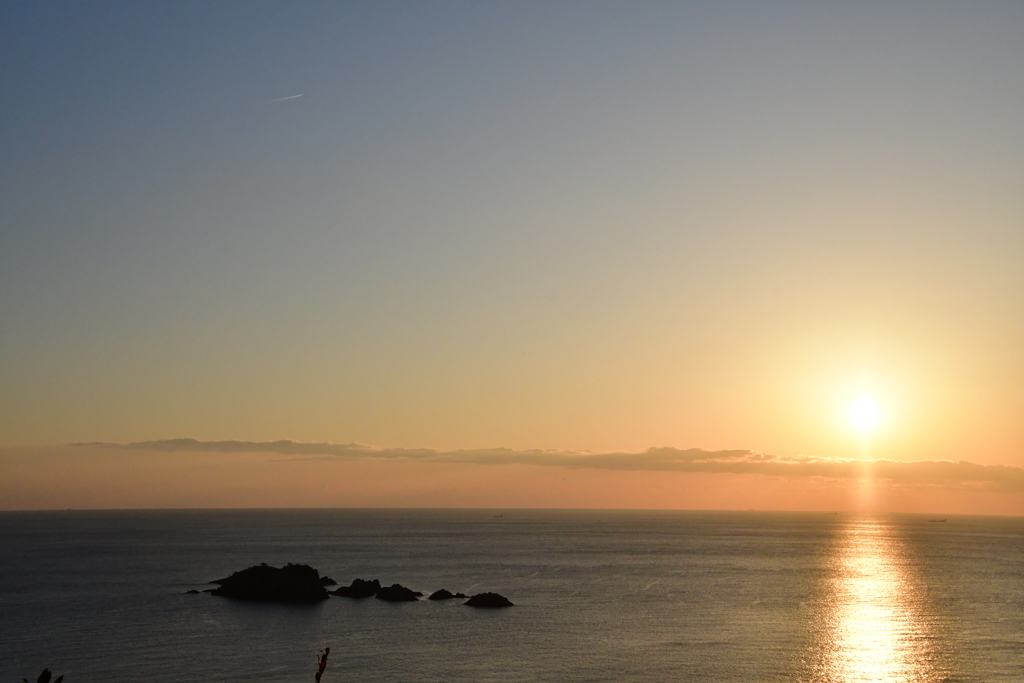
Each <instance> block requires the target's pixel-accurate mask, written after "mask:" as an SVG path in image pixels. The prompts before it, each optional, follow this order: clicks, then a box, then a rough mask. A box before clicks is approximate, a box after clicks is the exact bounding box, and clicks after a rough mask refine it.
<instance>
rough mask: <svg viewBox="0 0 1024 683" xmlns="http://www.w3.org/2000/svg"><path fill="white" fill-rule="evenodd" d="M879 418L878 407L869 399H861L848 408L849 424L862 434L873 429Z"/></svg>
mask: <svg viewBox="0 0 1024 683" xmlns="http://www.w3.org/2000/svg"><path fill="white" fill-rule="evenodd" d="M880 417H881V414H880V413H879V410H878V405H877V404H876V403H875V402H874V401H872V400H871V399H869V398H866V397H862V398H860V399H858V400H857V402H856V403H854V404H853V405H852V406H850V422H852V423H853V426H854V427H856V428H857V431H859V432H861V433H862V434H867V433H868V432H870V431H871V430H872V429H874V428H875V426H876V425H877V424H878V420H879V418H880Z"/></svg>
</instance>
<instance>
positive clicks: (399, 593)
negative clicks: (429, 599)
mask: <svg viewBox="0 0 1024 683" xmlns="http://www.w3.org/2000/svg"><path fill="white" fill-rule="evenodd" d="M419 595H423V594H422V593H417V592H416V591H413V590H410V589H408V588H406V587H405V586H402V585H400V584H397V583H393V584H391V585H390V586H388V587H387V588H381V589H380V590H379V591H377V599H378V600H387V601H388V602H415V601H416V600H419V597H418V596H419Z"/></svg>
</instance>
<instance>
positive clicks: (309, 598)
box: [189, 564, 513, 607]
mask: <svg viewBox="0 0 1024 683" xmlns="http://www.w3.org/2000/svg"><path fill="white" fill-rule="evenodd" d="M210 583H216V584H220V585H219V587H218V588H214V589H211V590H208V591H204V592H208V593H213V594H214V595H223V596H226V597H229V598H238V599H241V600H267V601H277V602H318V601H320V600H326V599H327V598H328V597H329V596H331V595H337V596H339V597H343V598H356V599H362V598H369V597H371V596H373V597H376V598H377V599H378V600H384V601H385V602H416V601H417V600H419V599H420V597H421V596H422V595H423V593H420V592H419V591H414V590H412V589H411V588H406V587H405V586H403V585H401V584H398V583H393V584H391V585H390V586H387V587H383V586H381V585H380V580H379V579H371V580H368V581H367V580H364V579H353V581H352V583H351V584H350V585H348V586H341V587H339V588H338V589H337V590H335V591H333V592H331V593H328V592H327V590H326V589H325V588H324V586H335V585H337V582H335V581H334V580H333V579H331V578H330V577H327V576H320V572H318V571H317V570H316V569H313V568H312V567H310V566H308V565H305V564H289V565H286V566H284V567H281V568H277V567H269V566H267V565H266V564H261V565H259V566H256V567H249V568H248V569H243V570H242V571H240V572H235V573H234V574H232V575H231V576H228V577H227V578H223V579H217V580H216V581H211V582H210ZM195 592H197V591H195V590H190V591H189V593H195ZM427 599H428V600H452V599H466V594H465V593H452V592H451V591H448V590H445V589H444V588H442V589H441V590H439V591H434V592H433V593H431V594H430V597H429V598H427ZM464 604H466V605H468V606H470V607H512V606H513V605H512V602H511V601H509V599H508V598H506V597H504V596H502V595H498V594H497V593H478V594H477V595H474V596H473V597H471V598H469V600H467V601H466V602H465V603H464Z"/></svg>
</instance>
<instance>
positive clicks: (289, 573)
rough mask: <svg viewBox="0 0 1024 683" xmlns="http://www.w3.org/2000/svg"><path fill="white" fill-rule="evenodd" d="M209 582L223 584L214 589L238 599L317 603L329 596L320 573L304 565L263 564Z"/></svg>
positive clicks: (217, 592)
mask: <svg viewBox="0 0 1024 683" xmlns="http://www.w3.org/2000/svg"><path fill="white" fill-rule="evenodd" d="M210 583H217V584H220V587H219V588H215V589H213V591H211V592H212V593H213V595H221V596H224V597H228V598H237V599H239V600H266V601H274V602H317V601H319V600H326V599H327V598H328V594H327V590H326V589H325V588H324V587H323V585H322V584H321V583H320V572H318V571H317V570H316V569H313V568H312V567H310V566H309V565H305V564H289V565H285V566H284V567H281V568H278V567H269V566H267V565H265V564H261V565H259V566H257V567H249V568H248V569H243V570H242V571H240V572H235V573H234V574H232V575H231V576H228V577H226V578H223V579H217V580H216V581H211V582H210Z"/></svg>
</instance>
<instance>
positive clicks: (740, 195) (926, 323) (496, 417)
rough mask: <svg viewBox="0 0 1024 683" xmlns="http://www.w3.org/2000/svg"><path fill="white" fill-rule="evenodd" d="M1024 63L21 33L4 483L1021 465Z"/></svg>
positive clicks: (345, 16)
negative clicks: (129, 446)
mask: <svg viewBox="0 0 1024 683" xmlns="http://www.w3.org/2000/svg"><path fill="white" fill-rule="evenodd" d="M1022 36H1024V5H1022V4H1021V3H1019V2H1006V3H998V2H991V3H970V4H965V3H953V2H949V3H942V2H920V3H915V2H905V3H881V2H879V3H873V2H858V3H842V4H840V3H831V4H829V3H784V2H780V3H723V2H706V3H686V4H683V3H664V4H663V3H645V4H641V3H619V4H601V3H591V2H588V3H571V4H570V3H557V4H556V3H520V2H505V3H455V2H443V3H384V2H366V3H349V4H341V3H333V4H326V3H325V4H303V3H296V2H288V3H255V2H237V3H230V2H222V3H214V4H211V3H185V2H174V3H142V2H126V3H77V4H66V3H39V2H32V3H29V2H18V3H15V2H9V3H4V4H3V5H2V6H0V447H3V448H5V449H6V450H4V452H3V454H2V458H0V468H2V467H6V468H8V469H4V470H3V471H4V472H6V473H7V474H8V477H13V476H14V475H13V474H11V473H12V472H14V471H15V469H17V468H22V467H28V466H29V464H31V463H32V462H34V461H35V460H34V457H35V456H31V455H26V453H30V452H42V451H39V450H38V449H40V448H42V447H47V448H50V450H48V451H46V452H47V453H57V452H58V451H59V452H60V453H62V454H63V455H54V456H53V457H85V456H84V455H83V456H72V455H66V453H65V451H67V452H68V453H78V454H82V453H85V452H86V451H85V450H82V449H79V450H73V449H72V450H70V451H68V449H67V448H66V447H63V446H60V445H61V444H66V443H69V442H94V441H95V442H100V441H102V442H116V443H129V442H136V441H150V440H161V439H172V438H194V439H199V440H206V441H213V440H225V439H238V440H243V441H251V442H263V441H273V440H278V439H291V440H295V441H298V442H317V443H319V442H333V443H351V442H355V443H360V444H369V445H371V446H375V447H379V448H432V449H441V450H446V449H447V450H453V449H484V448H510V449H517V450H524V449H545V450H555V451H593V452H610V451H616V452H618V451H622V452H630V453H642V452H644V451H645V449H647V448H649V447H675V448H680V449H689V448H701V449H708V450H719V449H741V450H747V451H753V452H757V453H769V454H773V455H775V456H779V457H785V458H795V457H798V456H807V457H815V458H863V457H869V458H884V459H891V460H930V461H933V460H969V461H971V462H974V463H981V464H988V465H1013V466H1018V467H1019V466H1024V125H1022V123H1024V40H1022V38H1021V37H1022ZM297 95H301V97H295V96H297ZM862 394H867V395H869V396H871V397H873V399H874V400H875V401H876V402H877V403H878V404H879V406H880V409H881V412H882V421H881V424H880V425H879V427H878V429H877V431H876V432H875V433H874V434H873V435H872V438H871V439H870V443H865V442H864V440H863V439H861V438H859V437H858V435H857V434H856V433H855V432H854V431H853V430H852V428H851V427H850V425H849V424H848V420H847V417H846V412H847V409H848V407H849V405H850V404H851V403H852V402H853V401H854V400H855V399H857V398H858V397H859V396H861V395H862ZM26 448H27V449H28V450H26ZM33 449H36V450H33ZM61 449H63V450H61ZM86 450H88V449H86ZM215 452H216V449H210V455H209V457H213V458H216V457H219V456H216V453H215ZM104 457H106V456H104ZM110 457H113V456H110ZM117 457H123V455H118V456H117ZM40 462H41V461H40ZM4 463H6V464H4ZM444 466H445V467H457V466H455V465H444ZM517 466H519V465H517ZM39 467H43V465H40V466H39ZM47 467H49V465H48V466H47ZM416 467H425V468H428V469H429V467H431V465H424V464H422V463H420V464H417V465H416ZM438 467H440V465H438ZM463 467H469V468H470V469H473V468H477V469H475V470H473V471H474V472H476V471H478V469H479V468H478V466H477V465H463ZM525 467H529V466H525ZM10 468H14V469H10ZM17 471H18V472H22V470H21V469H17ZM46 471H47V470H46V469H45V468H44V469H41V470H39V472H43V473H45V472H46ZM437 471H439V470H437ZM553 471H560V470H557V468H556V469H555V470H553ZM18 476H22V475H18ZM33 476H35V475H33ZM112 476H113V475H112ZM474 476H478V475H474ZM694 476H696V475H694ZM701 476H718V475H701ZM737 476H744V477H747V476H755V475H747V474H742V475H739V474H737ZM758 476H759V475H758ZM24 477H29V475H27V474H25V475H24ZM115 478H116V477H115ZM11 481H13V480H11ZM19 481H20V480H19ZM25 481H28V479H25ZM367 481H376V480H375V479H373V477H370V478H369V479H367ZM12 486H14V484H12ZM69 486H70V484H69ZM581 486H582V484H581ZM300 489H301V487H300ZM734 493H735V492H734ZM1014 495H1017V496H1018V498H1019V497H1020V496H1021V495H1022V494H1019V493H1018V494H1014ZM734 497H735V496H734ZM97 500H99V499H97ZM154 500H155V499H154ZM247 500H248V499H247ZM254 500H255V499H254ZM275 500H276V499H275ZM381 500H384V499H383V498H382V499H381ZM388 500H390V499H388ZM409 500H412V498H410V499H409ZM467 500H468V499H467ZM723 500H724V499H723ZM730 500H731V499H730ZM143 502H144V501H143ZM335 502H338V501H335ZM342 502H343V501H342ZM257 503H258V500H257ZM97 504H99V503H97ZM139 504H141V503H139ZM169 504H170V503H169ZM389 504H390V503H389ZM623 504H624V505H625V504H626V503H623ZM826 507H827V506H826ZM1021 509H1022V510H1024V508H1021Z"/></svg>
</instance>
